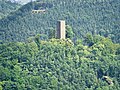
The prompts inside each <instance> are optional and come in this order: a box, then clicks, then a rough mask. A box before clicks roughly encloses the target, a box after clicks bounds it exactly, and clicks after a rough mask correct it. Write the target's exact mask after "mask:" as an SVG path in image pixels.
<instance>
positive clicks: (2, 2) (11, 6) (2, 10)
mask: <svg viewBox="0 0 120 90" xmlns="http://www.w3.org/2000/svg"><path fill="white" fill-rule="evenodd" d="M20 6H21V5H20V4H17V3H12V2H11V1H9V0H0V19H2V18H5V17H6V16H8V15H9V14H10V13H11V12H14V11H16V10H17V9H18V8H19V7H20Z"/></svg>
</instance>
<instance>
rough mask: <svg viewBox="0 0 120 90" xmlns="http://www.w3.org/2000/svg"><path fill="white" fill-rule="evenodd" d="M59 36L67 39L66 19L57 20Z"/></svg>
mask: <svg viewBox="0 0 120 90" xmlns="http://www.w3.org/2000/svg"><path fill="white" fill-rule="evenodd" d="M57 38H58V39H65V21H64V20H59V21H57Z"/></svg>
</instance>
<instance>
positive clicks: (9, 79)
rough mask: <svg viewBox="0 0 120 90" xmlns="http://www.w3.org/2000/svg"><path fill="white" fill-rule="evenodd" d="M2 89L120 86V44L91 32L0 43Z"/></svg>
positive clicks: (108, 89)
mask: <svg viewBox="0 0 120 90" xmlns="http://www.w3.org/2000/svg"><path fill="white" fill-rule="evenodd" d="M91 38H92V39H91ZM82 42H84V43H86V45H83V44H82ZM91 42H94V44H93V45H91V46H88V45H89V44H90V43H91ZM0 90H120V44H114V43H112V41H111V40H110V39H108V38H104V37H101V36H91V35H87V36H86V38H85V41H81V40H77V42H76V43H73V42H72V41H71V40H70V39H66V40H59V39H50V40H48V41H42V40H40V39H39V36H36V37H34V38H31V39H29V41H27V42H16V43H13V42H11V43H4V44H0Z"/></svg>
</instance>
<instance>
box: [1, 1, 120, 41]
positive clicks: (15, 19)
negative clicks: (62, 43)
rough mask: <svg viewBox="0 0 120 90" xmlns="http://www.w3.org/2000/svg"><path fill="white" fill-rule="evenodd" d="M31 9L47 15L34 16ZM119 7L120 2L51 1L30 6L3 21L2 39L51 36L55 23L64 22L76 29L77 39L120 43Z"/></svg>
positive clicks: (15, 39)
mask: <svg viewBox="0 0 120 90" xmlns="http://www.w3.org/2000/svg"><path fill="white" fill-rule="evenodd" d="M44 4H45V5H44ZM32 5H34V8H36V9H41V8H42V9H46V12H45V13H36V14H33V13H31V11H32V9H33V6H32ZM119 6H120V1H119V0H104V1H101V0H96V1H95V0H62V1H59V0H49V1H43V3H39V2H35V3H34V4H33V3H28V4H26V5H24V6H23V7H22V8H20V9H19V10H18V11H16V12H15V13H14V14H13V15H11V16H9V17H7V18H6V19H3V20H1V21H0V39H1V40H2V41H25V40H26V39H27V38H28V37H31V36H34V35H36V34H38V33H40V34H46V35H47V36H48V34H49V31H50V29H51V28H53V29H55V28H56V21H57V20H59V19H63V20H66V22H67V24H69V25H70V26H72V27H73V31H74V33H75V36H76V37H75V38H83V37H84V36H85V35H86V33H92V34H100V35H103V36H105V37H110V38H111V39H112V40H113V41H114V42H118V43H120V35H119V32H120V11H119Z"/></svg>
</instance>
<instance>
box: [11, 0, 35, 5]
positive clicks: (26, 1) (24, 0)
mask: <svg viewBox="0 0 120 90" xmlns="http://www.w3.org/2000/svg"><path fill="white" fill-rule="evenodd" d="M11 1H13V0H11ZM14 1H19V2H21V3H22V4H26V3H28V2H30V1H31V0H14ZM32 1H35V0H32Z"/></svg>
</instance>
